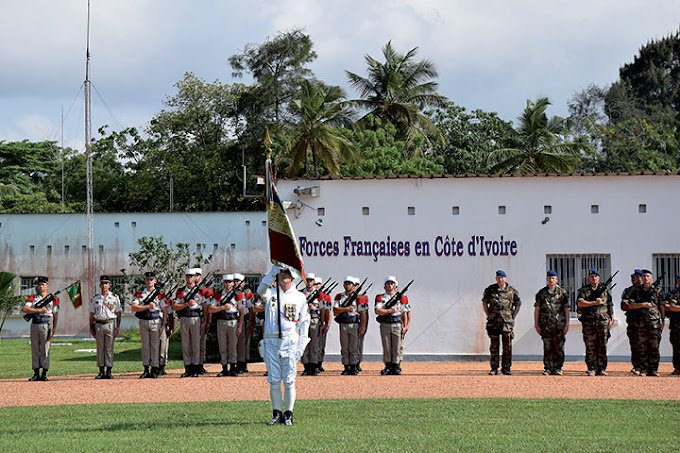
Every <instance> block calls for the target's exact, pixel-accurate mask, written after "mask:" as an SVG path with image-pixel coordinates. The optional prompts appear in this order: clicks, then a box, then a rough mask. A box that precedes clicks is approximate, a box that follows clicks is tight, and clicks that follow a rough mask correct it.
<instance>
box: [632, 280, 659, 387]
mask: <svg viewBox="0 0 680 453" xmlns="http://www.w3.org/2000/svg"><path fill="white" fill-rule="evenodd" d="M652 282H653V277H652V271H650V270H648V269H642V284H641V285H639V286H636V287H635V289H633V290H632V291H631V294H630V295H629V298H628V299H626V303H627V304H628V310H629V311H633V312H634V316H633V317H631V318H629V321H630V322H631V323H632V325H633V328H634V329H635V330H636V335H637V338H636V339H637V341H638V343H637V348H638V352H639V354H640V376H658V375H659V358H660V357H659V340H660V339H661V328H662V326H663V316H664V306H663V297H662V296H661V291H660V290H659V288H656V287H654V286H653V285H652Z"/></svg>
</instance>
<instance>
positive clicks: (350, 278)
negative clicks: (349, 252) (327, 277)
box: [342, 275, 354, 283]
mask: <svg viewBox="0 0 680 453" xmlns="http://www.w3.org/2000/svg"><path fill="white" fill-rule="evenodd" d="M342 282H343V283H345V282H350V283H354V277H352V276H351V275H348V276H347V277H345V279H344V280H343V281H342Z"/></svg>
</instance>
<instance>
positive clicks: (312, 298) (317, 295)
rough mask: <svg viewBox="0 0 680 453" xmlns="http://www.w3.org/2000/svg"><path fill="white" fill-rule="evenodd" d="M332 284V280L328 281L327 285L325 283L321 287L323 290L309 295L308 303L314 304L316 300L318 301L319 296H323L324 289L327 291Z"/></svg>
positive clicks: (320, 289)
mask: <svg viewBox="0 0 680 453" xmlns="http://www.w3.org/2000/svg"><path fill="white" fill-rule="evenodd" d="M330 283H331V280H328V281H326V283H324V284H323V285H321V288H319V289H315V290H314V291H312V292H311V293H309V294H308V295H307V303H310V302H312V301H313V300H314V299H316V298H317V297H319V294H321V293H322V292H323V291H324V289H327V288H328V287H330ZM326 285H328V286H326Z"/></svg>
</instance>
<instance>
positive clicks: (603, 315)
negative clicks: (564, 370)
mask: <svg viewBox="0 0 680 453" xmlns="http://www.w3.org/2000/svg"><path fill="white" fill-rule="evenodd" d="M576 300H577V303H578V313H579V318H578V319H579V321H581V324H582V326H583V342H584V343H585V345H586V366H587V367H588V369H587V370H586V374H587V375H588V376H595V375H596V374H597V375H598V376H606V375H607V341H608V340H609V337H610V336H611V334H610V333H609V328H610V327H611V324H612V322H613V321H614V306H613V304H612V297H611V294H610V293H609V288H607V287H606V286H605V285H603V284H602V283H600V272H599V271H598V270H597V269H591V270H590V272H589V274H588V284H587V285H585V286H584V287H582V288H581V289H579V290H578V295H577V296H576Z"/></svg>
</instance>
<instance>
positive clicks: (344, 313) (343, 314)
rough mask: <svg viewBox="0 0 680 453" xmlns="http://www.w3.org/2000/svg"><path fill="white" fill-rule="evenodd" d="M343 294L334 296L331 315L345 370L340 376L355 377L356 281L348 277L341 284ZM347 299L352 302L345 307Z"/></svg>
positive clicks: (357, 340) (356, 357) (356, 336)
mask: <svg viewBox="0 0 680 453" xmlns="http://www.w3.org/2000/svg"><path fill="white" fill-rule="evenodd" d="M342 285H343V287H344V289H345V292H343V293H340V294H338V295H337V296H335V302H334V303H333V314H334V315H335V321H336V322H337V323H338V324H339V325H340V354H341V356H342V364H343V365H344V367H345V369H344V370H343V371H342V373H341V374H342V375H356V374H357V373H358V372H359V371H358V370H357V366H358V364H359V310H358V303H357V298H356V295H355V294H354V292H355V290H356V286H357V285H356V279H355V278H354V277H352V276H350V275H348V276H347V277H345V281H344V282H343V283H342ZM348 297H352V298H353V299H354V300H353V301H352V302H351V303H350V304H349V305H348V306H346V307H343V306H342V305H343V303H345V301H346V300H347V298H348Z"/></svg>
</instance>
